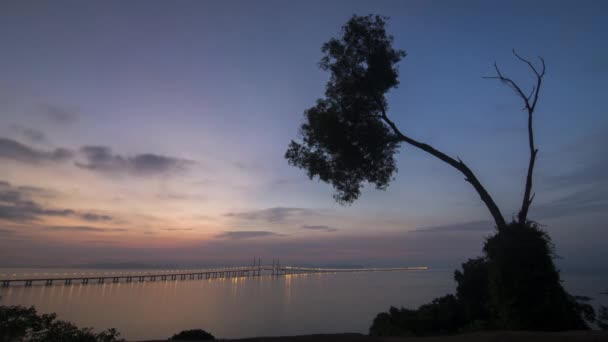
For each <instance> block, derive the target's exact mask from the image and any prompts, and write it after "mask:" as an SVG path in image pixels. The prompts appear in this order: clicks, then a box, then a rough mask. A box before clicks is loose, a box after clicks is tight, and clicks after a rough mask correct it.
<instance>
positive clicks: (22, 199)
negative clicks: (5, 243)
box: [0, 181, 112, 222]
mask: <svg viewBox="0 0 608 342" xmlns="http://www.w3.org/2000/svg"><path fill="white" fill-rule="evenodd" d="M49 193H51V192H50V191H48V190H45V189H41V188H37V187H28V186H20V187H14V186H12V185H11V184H10V183H8V182H5V181H0V219H3V220H7V221H14V222H27V221H36V220H38V219H40V217H42V216H62V217H77V218H80V219H82V220H85V221H92V222H97V221H110V220H112V217H111V216H108V215H102V214H96V213H90V212H77V211H75V210H72V209H55V208H46V207H43V206H42V205H40V204H39V203H37V202H36V201H34V200H32V197H35V195H36V194H42V196H44V195H45V194H49Z"/></svg>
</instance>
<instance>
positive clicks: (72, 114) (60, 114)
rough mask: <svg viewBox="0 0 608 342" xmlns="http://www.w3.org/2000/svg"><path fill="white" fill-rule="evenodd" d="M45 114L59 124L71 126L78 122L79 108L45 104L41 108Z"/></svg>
mask: <svg viewBox="0 0 608 342" xmlns="http://www.w3.org/2000/svg"><path fill="white" fill-rule="evenodd" d="M41 107H42V112H43V114H44V115H45V116H46V117H47V118H48V119H49V120H51V121H52V122H54V123H57V124H63V125H65V124H71V123H74V122H76V121H78V117H79V112H80V111H79V109H78V108H77V107H68V106H58V105H51V104H44V105H42V106H41Z"/></svg>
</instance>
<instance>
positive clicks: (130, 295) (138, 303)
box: [0, 270, 608, 340]
mask: <svg viewBox="0 0 608 342" xmlns="http://www.w3.org/2000/svg"><path fill="white" fill-rule="evenodd" d="M452 272H453V271H452V270H428V271H411V272H374V273H336V274H299V275H297V274H294V275H287V276H270V275H269V276H261V277H246V278H245V277H241V278H223V279H222V278H220V279H202V280H167V281H156V282H149V281H146V282H143V283H141V282H137V281H134V282H131V283H124V282H121V283H112V282H106V283H104V284H96V283H91V284H88V285H83V284H72V285H59V284H58V285H53V286H48V287H47V286H44V285H34V286H32V287H24V286H11V287H9V288H3V289H0V295H1V296H2V299H0V304H3V305H17V304H20V305H26V306H29V305H35V306H36V308H37V309H38V310H39V311H40V312H56V313H57V314H58V316H59V318H60V319H63V320H68V321H72V322H74V323H76V324H77V325H79V326H83V327H84V326H89V327H94V328H95V329H96V330H101V329H106V328H110V327H114V328H117V329H118V330H119V331H120V332H121V333H122V334H123V336H124V337H126V338H127V339H131V340H138V339H159V338H166V337H169V336H171V335H172V334H174V333H176V332H179V331H181V330H184V329H193V328H202V329H205V330H208V331H209V332H211V333H212V334H214V335H216V336H219V337H225V338H238V337H250V336H272V335H275V336H276V335H296V334H311V333H339V332H360V333H366V332H367V329H368V328H369V325H370V324H371V322H372V320H373V318H374V316H375V315H376V314H377V313H378V312H380V311H386V310H387V309H388V308H389V307H390V306H391V305H393V306H404V307H410V308H415V307H417V306H419V305H421V304H423V303H426V302H428V301H430V300H431V299H433V298H435V297H437V296H441V295H444V294H446V293H449V292H453V291H454V283H453V280H452V275H453V273H452ZM570 284H574V285H575V286H568V285H569V281H568V279H566V286H567V287H574V288H575V289H576V290H575V292H577V294H587V295H590V296H591V297H594V296H595V295H596V294H597V292H596V291H597V289H596V288H593V286H596V287H598V288H600V287H602V286H604V285H603V284H598V282H597V280H592V279H588V278H584V279H578V280H576V279H575V280H572V281H570ZM607 285H608V284H607ZM604 297H608V296H604Z"/></svg>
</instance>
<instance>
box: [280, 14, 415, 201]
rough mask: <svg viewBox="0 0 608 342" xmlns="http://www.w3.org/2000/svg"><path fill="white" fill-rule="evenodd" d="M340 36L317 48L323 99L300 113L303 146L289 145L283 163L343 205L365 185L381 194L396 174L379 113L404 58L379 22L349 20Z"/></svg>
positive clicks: (390, 140)
mask: <svg viewBox="0 0 608 342" xmlns="http://www.w3.org/2000/svg"><path fill="white" fill-rule="evenodd" d="M342 31H343V32H342V37H340V38H339V39H338V38H333V39H331V40H329V41H328V42H326V43H325V44H323V48H322V51H323V54H324V56H323V58H322V59H321V63H320V66H321V68H322V69H323V70H327V71H329V72H330V73H331V78H330V80H329V82H328V83H327V86H326V91H325V98H324V99H319V100H318V101H317V103H316V105H315V106H314V107H312V108H309V109H308V110H306V111H305V113H304V115H305V117H306V123H304V124H303V125H302V127H301V136H302V140H303V143H302V144H300V143H297V142H295V141H292V142H291V144H290V145H289V149H288V150H287V153H286V158H287V159H288V161H289V163H290V164H291V165H294V166H297V167H299V168H303V169H306V170H307V171H308V176H309V177H310V178H313V177H315V176H318V177H319V178H320V179H321V180H323V181H324V182H328V183H331V184H332V185H333V186H334V188H335V189H336V194H335V198H336V200H338V201H339V202H342V203H349V202H352V201H354V200H355V199H357V198H358V197H359V195H360V193H361V192H360V191H361V187H362V186H363V184H364V183H365V182H369V183H373V184H375V185H376V187H377V188H379V189H384V188H386V187H387V186H388V184H389V182H390V180H391V177H392V175H393V173H394V172H396V171H397V166H396V164H395V159H394V155H395V153H396V152H397V149H398V147H399V143H400V140H399V138H398V137H397V136H396V135H395V133H394V132H393V131H392V130H391V129H390V127H388V126H387V125H386V124H385V123H384V122H383V120H382V111H383V110H384V109H385V108H386V99H385V94H386V92H388V91H389V90H390V89H391V88H394V87H397V85H398V84H399V81H398V79H397V77H398V74H399V73H398V70H397V66H396V64H397V63H398V62H399V61H400V60H401V59H402V58H403V57H405V52H404V51H402V50H395V49H393V47H392V42H393V37H392V36H390V35H387V33H386V30H385V21H384V18H382V17H380V16H375V17H374V16H371V15H370V16H364V17H357V16H355V17H353V18H352V19H351V20H350V21H349V22H348V23H347V24H346V25H345V26H344V27H343V30H342Z"/></svg>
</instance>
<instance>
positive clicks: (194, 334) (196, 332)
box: [170, 329, 215, 341]
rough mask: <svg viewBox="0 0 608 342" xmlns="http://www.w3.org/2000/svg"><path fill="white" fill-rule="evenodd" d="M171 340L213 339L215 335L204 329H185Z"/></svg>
mask: <svg viewBox="0 0 608 342" xmlns="http://www.w3.org/2000/svg"><path fill="white" fill-rule="evenodd" d="M170 340H171V341H213V340H215V337H214V336H213V335H211V334H210V333H208V332H206V331H205V330H202V329H192V330H184V331H182V332H179V333H177V334H175V335H173V337H171V338H170Z"/></svg>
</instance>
